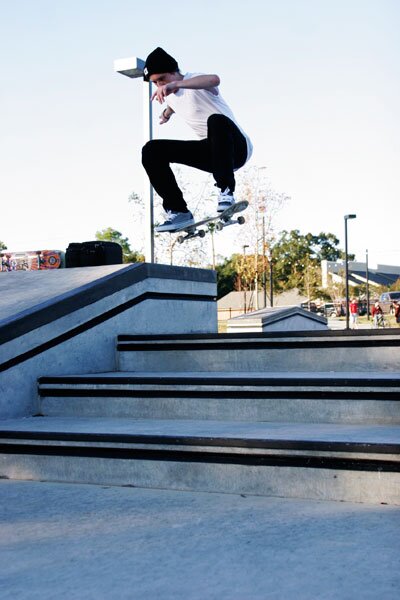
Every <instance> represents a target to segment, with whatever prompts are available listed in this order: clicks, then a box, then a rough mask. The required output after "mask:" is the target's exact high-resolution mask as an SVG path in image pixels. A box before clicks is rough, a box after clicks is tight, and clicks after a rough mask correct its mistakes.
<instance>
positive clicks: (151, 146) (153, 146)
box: [142, 140, 159, 165]
mask: <svg viewBox="0 0 400 600" xmlns="http://www.w3.org/2000/svg"><path fill="white" fill-rule="evenodd" d="M158 141H159V140H150V141H149V142H147V143H146V144H145V145H144V146H143V148H142V164H143V165H145V164H149V163H152V162H153V161H154V160H155V159H156V158H157V157H158V156H159V148H158V146H159V144H158V143H157V142H158Z"/></svg>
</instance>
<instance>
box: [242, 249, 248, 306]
mask: <svg viewBox="0 0 400 600" xmlns="http://www.w3.org/2000/svg"><path fill="white" fill-rule="evenodd" d="M248 247H249V245H248V244H245V245H244V246H243V270H245V269H246V248H248ZM243 292H244V314H246V310H247V307H246V284H245V283H244V282H243Z"/></svg>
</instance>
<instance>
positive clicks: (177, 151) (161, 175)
mask: <svg viewBox="0 0 400 600" xmlns="http://www.w3.org/2000/svg"><path fill="white" fill-rule="evenodd" d="M207 132H208V135H207V138H206V139H204V140H193V141H179V140H151V141H150V142H147V144H146V145H145V146H144V147H143V150H142V163H143V166H144V168H145V169H146V171H147V174H148V176H149V179H150V182H151V184H152V186H153V187H154V189H155V190H156V192H157V194H158V195H159V196H161V198H162V199H163V207H164V210H172V211H174V212H187V210H188V208H187V204H186V202H185V200H184V198H183V194H182V192H181V190H180V189H179V187H178V184H177V183H176V179H175V176H174V173H173V171H172V169H171V167H170V164H171V163H178V164H181V165H187V166H189V167H195V168H196V169H200V170H201V171H207V172H208V173H212V174H213V176H214V179H215V181H216V184H217V187H219V188H220V189H221V190H222V191H224V190H225V189H226V188H229V189H230V190H231V192H233V191H234V190H235V177H234V174H233V171H234V169H238V168H239V167H242V166H243V165H244V163H245V162H246V158H247V144H246V138H245V137H244V135H243V134H242V133H241V131H240V130H239V129H238V127H237V126H236V125H235V123H234V122H233V121H231V119H229V118H228V117H226V116H225V115H220V114H214V115H211V116H210V117H209V118H208V121H207Z"/></svg>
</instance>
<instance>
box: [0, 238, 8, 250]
mask: <svg viewBox="0 0 400 600" xmlns="http://www.w3.org/2000/svg"><path fill="white" fill-rule="evenodd" d="M0 250H7V246H6V245H5V243H4V242H2V241H1V240H0Z"/></svg>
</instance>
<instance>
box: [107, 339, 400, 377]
mask: <svg viewBox="0 0 400 600" xmlns="http://www.w3.org/2000/svg"><path fill="white" fill-rule="evenodd" d="M117 350H118V353H117V354H118V362H117V364H118V370H120V371H140V372H146V371H148V372H155V371H173V372H176V371H216V372H218V371H232V372H241V373H245V372H252V371H255V372H283V371H287V372H304V371H310V372H319V371H337V372H338V371H344V372H347V371H349V370H352V371H355V372H369V371H382V372H385V371H386V372H388V371H394V372H396V371H397V370H398V369H399V364H400V330H394V329H392V330H382V331H379V330H377V331H376V332H375V331H374V332H373V333H371V331H370V330H368V331H364V330H359V331H340V332H337V331H327V332H325V331H322V332H321V331H310V332H295V333H291V334H287V333H274V334H266V333H260V334H257V333H255V334H235V335H233V334H222V335H221V334H219V335H217V334H203V335H181V336H147V337H146V336H131V335H120V336H118V341H117Z"/></svg>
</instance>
